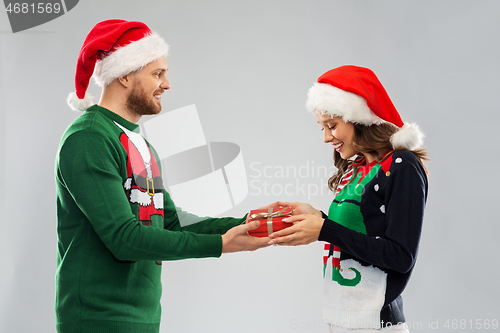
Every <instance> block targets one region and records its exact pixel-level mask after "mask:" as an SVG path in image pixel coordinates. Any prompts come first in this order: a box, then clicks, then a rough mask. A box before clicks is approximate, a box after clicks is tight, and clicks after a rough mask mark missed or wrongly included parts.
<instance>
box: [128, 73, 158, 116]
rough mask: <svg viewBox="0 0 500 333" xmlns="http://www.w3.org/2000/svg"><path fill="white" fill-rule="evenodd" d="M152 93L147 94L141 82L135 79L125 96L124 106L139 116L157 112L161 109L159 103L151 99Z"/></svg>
mask: <svg viewBox="0 0 500 333" xmlns="http://www.w3.org/2000/svg"><path fill="white" fill-rule="evenodd" d="M155 94H156V92H155ZM153 95H154V94H152V95H151V96H148V94H147V93H146V92H145V91H144V87H143V86H142V84H141V83H140V82H139V81H136V82H135V83H134V86H133V87H132V91H131V92H130V95H128V97H127V102H126V103H125V107H126V108H127V109H128V110H129V111H130V112H132V113H134V114H137V115H140V116H146V115H153V114H158V113H160V111H161V104H160V103H155V102H154V101H153Z"/></svg>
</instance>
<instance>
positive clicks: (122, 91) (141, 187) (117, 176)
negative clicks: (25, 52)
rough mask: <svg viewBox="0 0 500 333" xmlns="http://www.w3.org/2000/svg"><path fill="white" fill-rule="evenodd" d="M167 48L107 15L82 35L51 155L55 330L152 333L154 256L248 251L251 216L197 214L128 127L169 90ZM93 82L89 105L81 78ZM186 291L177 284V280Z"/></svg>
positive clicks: (140, 28) (156, 285)
mask: <svg viewBox="0 0 500 333" xmlns="http://www.w3.org/2000/svg"><path fill="white" fill-rule="evenodd" d="M167 50H168V46H167V44H166V43H165V42H164V41H163V39H162V38H161V37H160V36H158V35H157V34H156V33H153V32H151V30H150V29H149V28H148V27H147V26H146V25H145V24H143V23H141V22H127V21H123V20H108V21H103V22H100V23H98V24H97V25H96V26H95V27H94V28H93V29H92V30H91V31H90V33H89V34H88V36H87V38H86V40H85V42H84V44H83V46H82V49H81V51H80V55H79V58H78V63H77V69H76V80H75V82H76V95H73V96H70V97H69V98H68V103H69V104H70V105H72V107H73V108H75V109H80V110H85V113H84V114H83V115H81V116H80V117H79V118H78V119H76V120H75V121H74V122H73V123H72V124H71V125H70V126H69V128H68V129H67V130H66V132H65V133H64V135H63V137H62V139H61V143H60V146H59V150H58V155H57V160H56V169H55V177H56V189H57V219H58V225H57V233H58V257H57V275H56V322H57V330H58V332H76V331H78V332H121V333H127V332H158V331H159V325H160V296H161V279H160V274H161V261H162V260H178V259H185V258H202V257H219V256H220V255H221V253H225V252H236V251H245V250H255V249H257V248H260V247H264V246H267V243H268V241H269V239H267V238H263V239H259V238H255V237H251V236H249V235H248V233H247V232H248V230H251V229H255V228H257V227H258V222H252V223H249V224H243V225H242V223H244V222H245V218H240V219H236V218H219V219H216V218H208V219H206V220H205V221H203V222H200V223H195V224H191V225H189V226H186V227H181V226H180V224H179V218H180V217H182V218H185V219H189V218H197V217H196V216H193V215H190V214H189V213H186V212H183V211H182V210H180V209H179V208H176V207H175V205H174V203H173V202H172V200H171V199H170V196H169V194H168V193H167V192H166V191H164V190H163V185H162V179H161V174H160V170H161V167H160V164H159V159H158V155H157V154H156V152H155V150H154V149H153V147H151V146H149V145H148V144H147V142H146V141H145V140H144V138H142V136H141V135H140V134H139V133H138V132H139V126H138V125H137V124H136V123H137V121H138V120H139V119H140V118H141V116H143V115H151V114H157V113H159V112H160V110H161V96H162V94H163V93H164V91H165V90H168V89H169V88H170V83H169V82H168V80H167V78H166V72H167V70H168V65H167V62H166V60H165V56H166V54H167ZM92 75H94V78H95V79H96V82H97V83H98V84H99V85H101V86H102V87H103V89H102V96H101V99H100V102H99V104H98V105H92V104H93V103H92V102H91V97H90V96H89V95H88V94H86V90H87V87H88V84H89V80H90V77H91V76H92ZM186 287H187V286H186Z"/></svg>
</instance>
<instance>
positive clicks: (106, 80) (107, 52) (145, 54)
mask: <svg viewBox="0 0 500 333" xmlns="http://www.w3.org/2000/svg"><path fill="white" fill-rule="evenodd" d="M167 53H168V45H167V43H165V41H164V40H163V38H161V37H160V36H159V35H158V34H157V33H155V32H153V31H151V29H149V28H148V26H147V25H146V24H144V23H142V22H135V21H125V20H117V19H116V20H106V21H102V22H99V23H97V24H96V25H95V26H94V27H93V28H92V30H90V32H89V34H88V35H87V38H86V39H85V42H83V46H82V48H81V50H80V54H79V56H78V62H77V65H76V75H75V87H76V93H71V94H70V95H69V96H68V98H67V102H68V104H69V105H70V106H71V108H72V109H73V110H80V111H84V110H86V109H87V108H89V107H90V106H92V105H93V104H94V103H93V101H92V96H91V95H90V94H89V93H87V88H88V86H89V82H90V78H91V77H92V76H93V77H94V80H95V82H96V83H97V84H98V85H99V86H101V87H105V86H107V85H109V84H110V83H111V82H112V81H113V80H115V79H117V78H119V77H122V76H124V75H127V74H129V73H132V72H134V71H136V70H140V69H142V68H143V67H144V66H146V65H147V64H149V63H150V62H152V61H155V60H157V59H159V58H161V57H165V56H166V55H167Z"/></svg>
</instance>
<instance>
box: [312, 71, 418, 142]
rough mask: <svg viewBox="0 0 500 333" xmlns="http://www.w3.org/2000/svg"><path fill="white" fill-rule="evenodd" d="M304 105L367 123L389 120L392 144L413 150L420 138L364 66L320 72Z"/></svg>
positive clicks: (416, 127)
mask: <svg viewBox="0 0 500 333" xmlns="http://www.w3.org/2000/svg"><path fill="white" fill-rule="evenodd" d="M306 108H307V110H308V111H309V112H320V113H321V114H328V115H330V116H336V117H340V118H342V120H343V121H344V122H351V123H356V124H362V125H367V126H369V125H373V124H377V125H378V124H382V123H384V122H389V123H391V124H393V125H395V126H397V127H399V130H398V131H397V132H396V133H394V134H393V135H392V137H391V144H392V146H393V148H398V147H403V148H406V149H408V150H414V149H418V148H420V147H422V145H423V142H424V141H423V139H424V134H423V133H422V132H421V131H420V129H419V128H418V126H417V125H416V124H412V123H403V120H401V117H400V115H399V113H398V111H397V110H396V108H395V107H394V104H393V103H392V101H391V99H390V98H389V95H388V94H387V92H386V90H385V89H384V87H383V86H382V83H380V81H379V79H378V78H377V76H376V75H375V73H373V71H371V70H370V69H368V68H364V67H358V66H352V65H348V66H341V67H338V68H334V69H332V70H329V71H328V72H326V73H325V74H323V75H321V76H320V77H319V78H318V81H317V82H316V83H314V85H313V86H312V87H311V88H310V89H309V92H308V94H307V102H306Z"/></svg>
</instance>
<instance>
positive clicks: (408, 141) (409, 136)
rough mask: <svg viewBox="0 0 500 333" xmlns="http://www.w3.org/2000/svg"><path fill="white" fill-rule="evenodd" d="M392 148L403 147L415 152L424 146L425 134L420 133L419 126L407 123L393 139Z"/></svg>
mask: <svg viewBox="0 0 500 333" xmlns="http://www.w3.org/2000/svg"><path fill="white" fill-rule="evenodd" d="M391 143H392V147H394V148H398V147H403V148H406V149H408V150H415V149H418V148H420V147H422V146H423V144H424V133H422V132H421V131H420V129H419V128H418V126H417V124H411V123H405V124H404V125H403V127H401V128H400V129H399V130H398V131H397V132H396V133H394V134H393V135H392V137H391Z"/></svg>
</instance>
